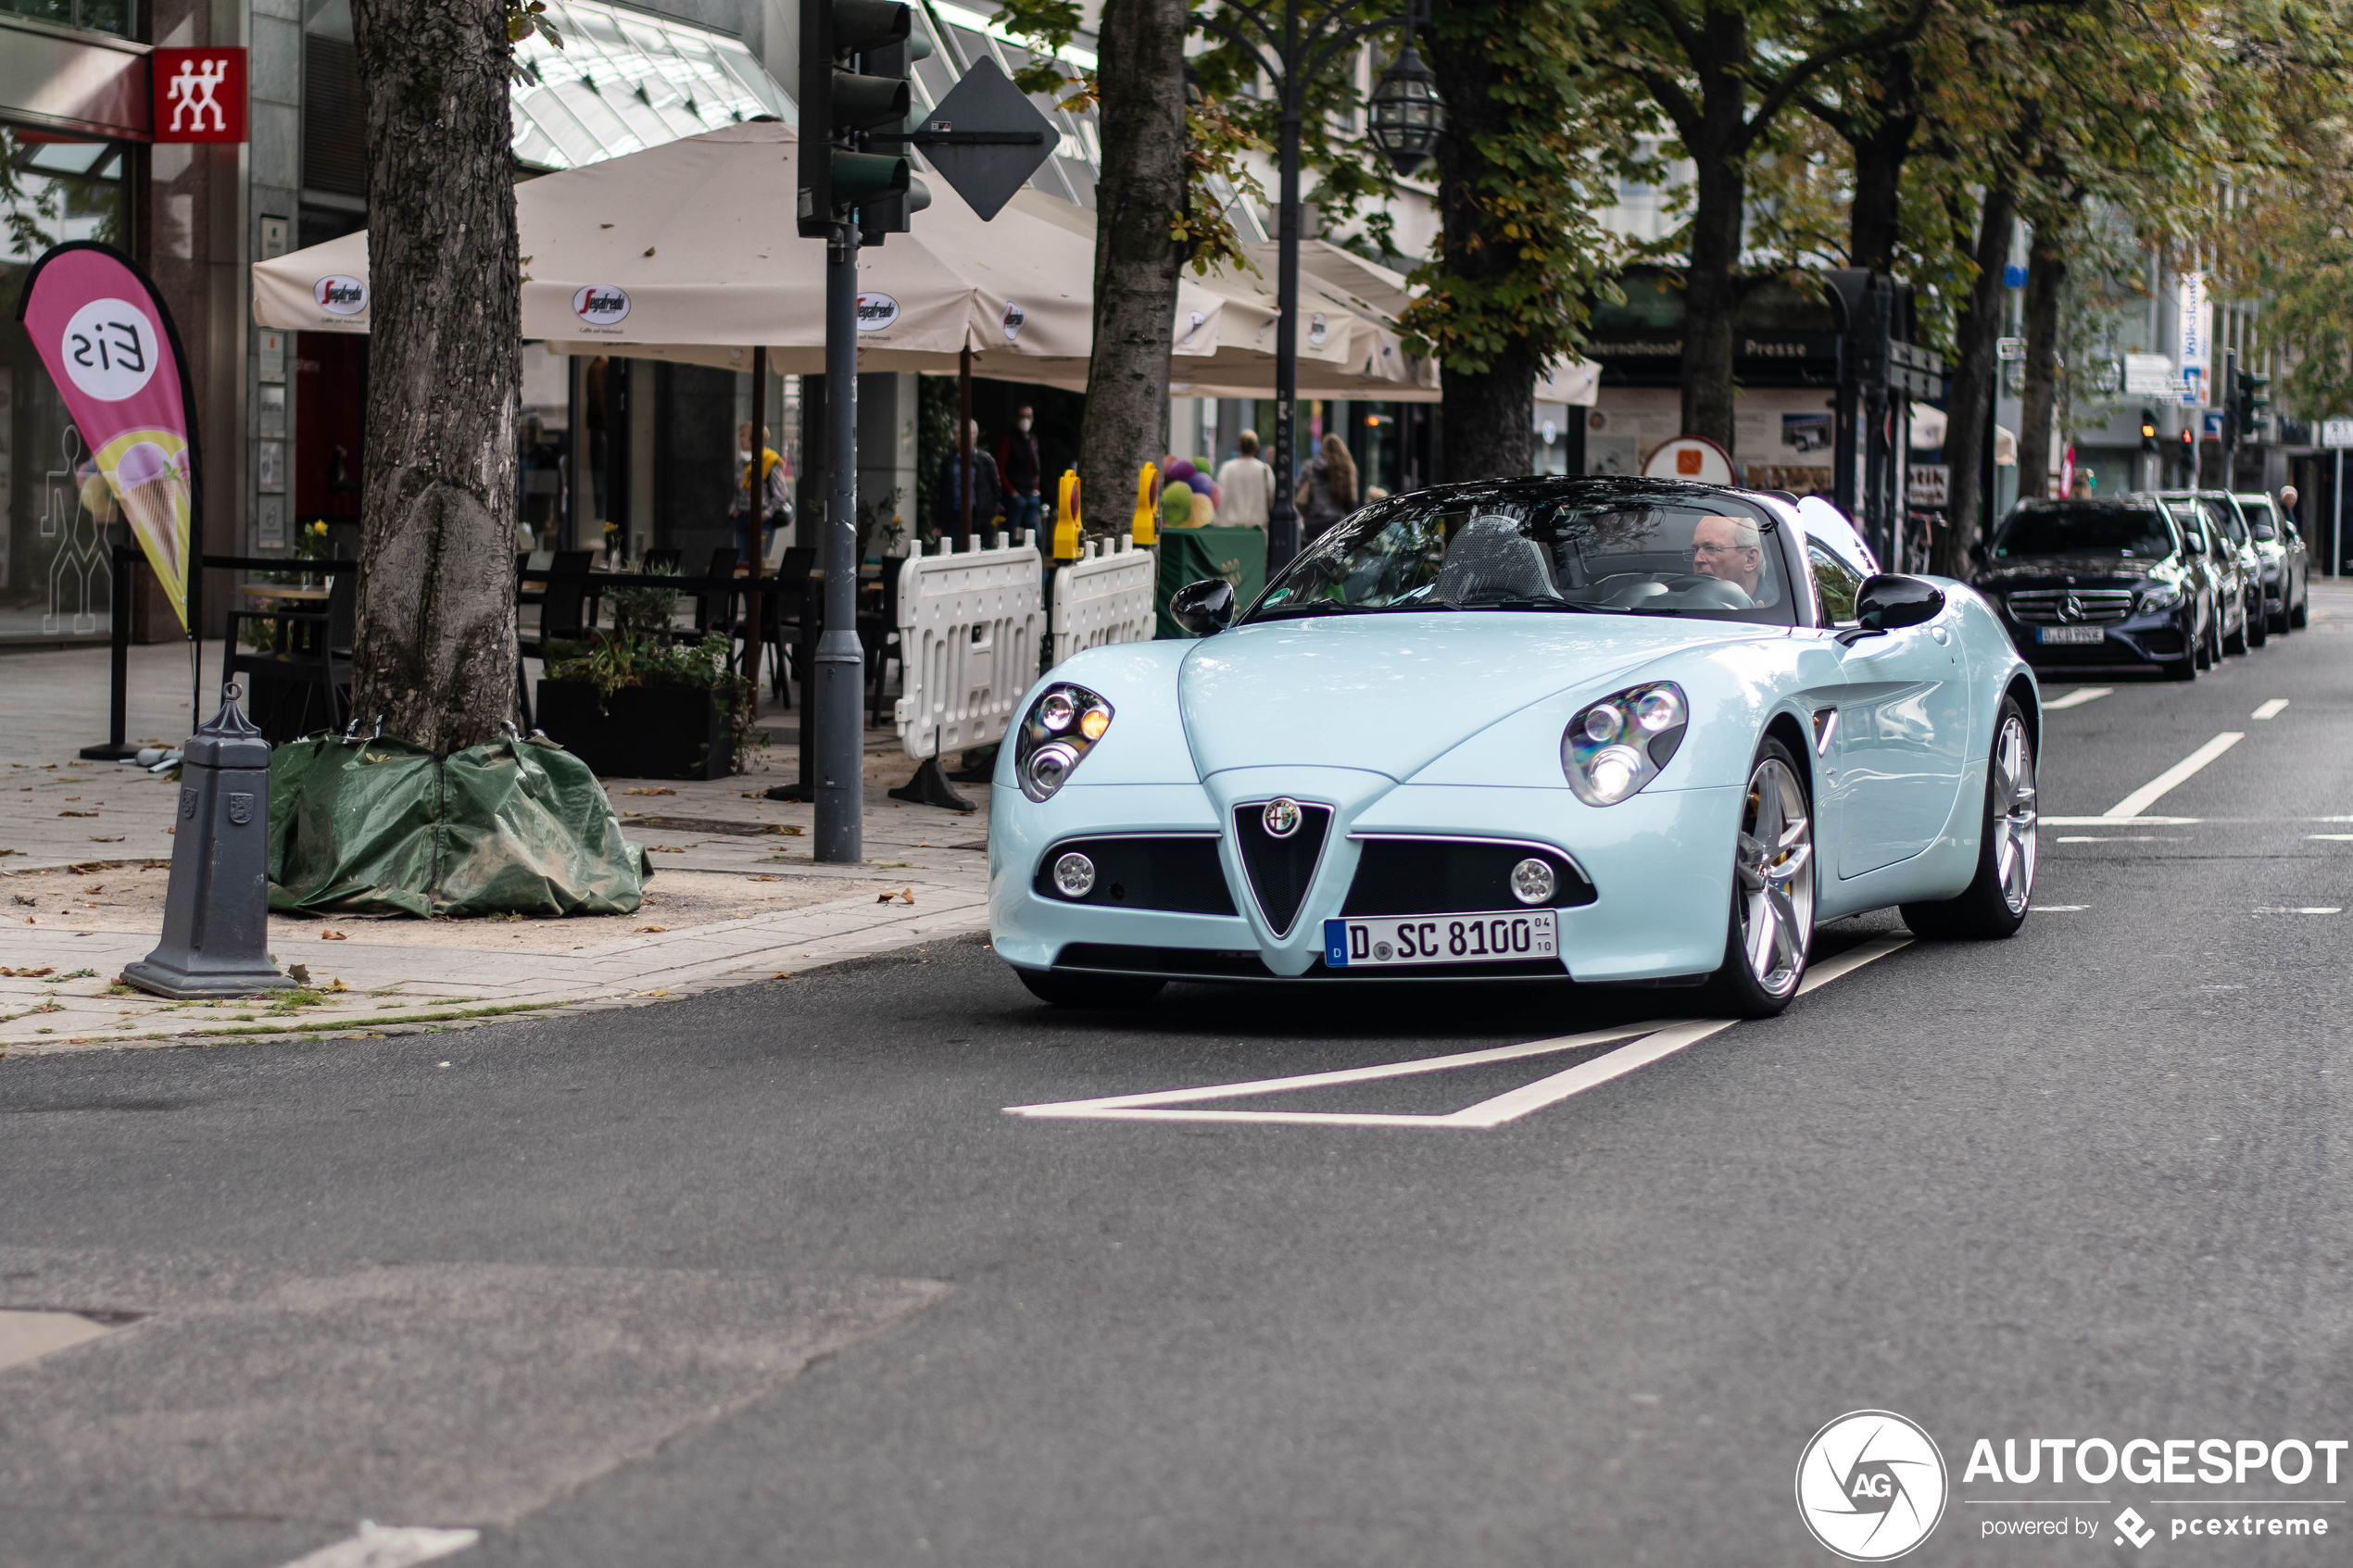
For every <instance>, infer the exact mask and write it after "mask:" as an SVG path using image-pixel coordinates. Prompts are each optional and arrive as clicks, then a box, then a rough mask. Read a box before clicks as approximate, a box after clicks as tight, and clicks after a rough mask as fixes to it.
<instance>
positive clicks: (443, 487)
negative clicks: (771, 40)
mask: <svg viewBox="0 0 2353 1568" xmlns="http://www.w3.org/2000/svg"><path fill="white" fill-rule="evenodd" d="M352 29H353V34H354V39H355V42H356V44H357V45H358V49H359V78H360V83H361V90H362V92H363V93H364V94H365V95H366V98H367V113H368V147H369V155H368V275H369V289H370V291H371V295H372V299H371V311H370V314H371V318H372V320H373V332H372V338H371V344H370V347H369V354H368V410H367V418H368V444H367V458H366V461H365V464H364V468H365V483H366V487H365V490H364V493H363V495H362V511H363V523H362V528H361V536H360V546H359V571H360V575H359V584H360V586H359V646H358V649H357V656H356V658H355V660H354V670H353V679H352V702H353V710H354V711H355V712H357V713H359V714H362V715H366V716H368V717H369V718H371V719H372V718H373V717H374V716H375V715H377V714H379V713H381V714H383V715H384V726H385V728H386V730H387V731H388V732H390V733H391V734H396V735H398V736H400V737H401V738H402V739H404V740H409V741H413V742H414V743H416V744H417V745H419V746H425V747H428V748H430V749H431V750H433V751H434V752H436V753H439V754H442V755H445V756H446V755H447V754H448V753H450V752H452V751H456V750H458V749H459V748H461V747H464V746H472V745H475V744H477V743H478V742H481V741H484V740H486V739H488V738H489V737H490V736H492V735H494V734H497V730H498V725H499V723H500V721H503V720H506V719H509V718H510V717H512V716H513V714H514V711H515V679H516V672H517V665H516V657H515V565H514V548H515V449H514V444H515V436H514V427H515V418H516V412H517V401H518V398H519V396H520V386H521V381H522V305H521V285H520V282H519V272H520V269H519V266H518V262H517V258H516V253H515V186H514V169H513V164H512V159H511V157H510V153H509V151H508V149H509V146H510V144H511V143H512V141H513V139H514V127H513V124H512V122H511V120H510V119H509V113H508V103H507V86H508V69H509V62H510V50H509V45H508V43H507V30H506V11H505V6H503V5H502V4H501V3H500V0H433V3H431V4H425V3H421V0H353V5H352Z"/></svg>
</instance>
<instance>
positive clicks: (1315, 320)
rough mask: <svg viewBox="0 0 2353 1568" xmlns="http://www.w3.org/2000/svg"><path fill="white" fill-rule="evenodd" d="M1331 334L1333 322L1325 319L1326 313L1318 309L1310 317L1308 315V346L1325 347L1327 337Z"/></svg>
mask: <svg viewBox="0 0 2353 1568" xmlns="http://www.w3.org/2000/svg"><path fill="white" fill-rule="evenodd" d="M1331 335H1332V329H1331V323H1330V322H1328V321H1327V320H1324V313H1323V312H1322V311H1320V310H1318V311H1316V312H1315V314H1314V315H1313V316H1310V317H1308V318H1307V346H1308V347H1310V348H1321V347H1323V346H1324V340H1325V339H1326V338H1327V337H1329V336H1331Z"/></svg>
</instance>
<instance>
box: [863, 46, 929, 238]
mask: <svg viewBox="0 0 2353 1568" xmlns="http://www.w3.org/2000/svg"><path fill="white" fill-rule="evenodd" d="M929 58H931V40H930V39H928V38H925V37H924V36H922V35H921V34H919V33H910V34H908V35H907V36H906V37H904V38H899V39H895V40H893V41H892V42H890V43H888V44H883V45H881V46H880V47H879V48H874V49H869V50H867V51H866V54H865V56H864V58H862V60H860V61H859V69H860V70H862V71H863V72H864V73H865V74H866V75H867V76H869V77H875V78H897V79H900V80H902V81H903V80H904V79H905V78H906V77H907V74H908V72H910V71H911V70H912V69H914V66H915V62H916V61H917V60H927V59H929ZM891 129H892V130H893V131H896V130H898V129H900V127H898V126H893V127H892V128H891ZM875 140H876V141H877V142H880V143H881V144H883V145H891V144H890V143H887V142H882V140H881V138H876V139H875ZM866 144H867V141H866V139H865V138H863V137H861V138H860V139H859V145H860V146H861V147H864V146H865V145H866ZM894 150H895V149H894ZM930 205H931V191H930V189H929V188H928V187H927V186H925V184H924V182H922V181H921V180H919V179H917V178H915V177H914V176H913V175H912V174H911V175H909V176H908V177H907V189H906V191H905V192H904V193H903V194H899V195H895V196H884V197H881V198H879V199H878V200H875V201H870V202H866V203H864V204H863V205H862V206H861V207H859V208H858V231H859V243H860V244H862V245H880V244H882V243H883V236H884V235H886V234H904V233H906V232H908V231H909V230H911V229H912V228H913V227H914V225H913V224H912V223H911V222H910V221H908V220H910V219H912V218H913V217H914V215H915V214H916V213H918V212H921V211H923V210H924V208H925V207H929V206H930Z"/></svg>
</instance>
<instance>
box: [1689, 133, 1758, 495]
mask: <svg viewBox="0 0 2353 1568" xmlns="http://www.w3.org/2000/svg"><path fill="white" fill-rule="evenodd" d="M1730 103H1731V107H1732V110H1733V112H1734V113H1735V114H1737V113H1738V111H1739V108H1740V97H1739V94H1738V92H1737V91H1734V92H1733V94H1731V98H1730ZM1715 108H1716V106H1714V105H1712V104H1711V105H1709V106H1708V111H1709V113H1710V115H1711V117H1713V116H1714V113H1715ZM1707 140H1708V141H1709V142H1711V143H1714V144H1716V145H1718V146H1721V145H1725V144H1729V142H1730V138H1729V137H1726V138H1724V139H1723V141H1721V142H1718V141H1717V139H1716V138H1713V137H1710V138H1708V139H1707ZM1691 153H1692V158H1693V159H1694V161H1695V162H1696V163H1697V164H1698V166H1699V174H1698V179H1697V182H1696V189H1695V192H1694V195H1695V197H1696V202H1695V205H1694V206H1693V207H1692V262H1691V267H1690V269H1689V270H1688V271H1686V272H1685V274H1684V282H1683V430H1682V433H1683V434H1685V435H1704V436H1705V437H1707V438H1708V439H1709V440H1710V441H1713V442H1715V443H1716V444H1717V445H1719V446H1721V447H1723V448H1724V450H1725V451H1727V452H1730V451H1732V397H1733V387H1732V333H1733V329H1734V327H1735V326H1736V324H1737V320H1738V318H1739V315H1740V291H1739V289H1738V288H1737V287H1736V286H1735V284H1734V281H1733V270H1734V269H1735V268H1736V267H1738V266H1739V264H1740V258H1741V228H1742V223H1741V219H1742V212H1743V206H1744V204H1745V202H1746V200H1747V194H1748V171H1747V164H1746V161H1745V160H1744V159H1743V158H1740V157H1729V156H1726V155H1724V154H1722V153H1720V152H1714V151H1710V150H1708V148H1707V147H1706V146H1705V145H1703V146H1697V147H1693V148H1692V149H1691Z"/></svg>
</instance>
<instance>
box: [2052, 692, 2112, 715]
mask: <svg viewBox="0 0 2353 1568" xmlns="http://www.w3.org/2000/svg"><path fill="white" fill-rule="evenodd" d="M2115 695H2116V688H2115V687H2114V686H2078V687H2076V688H2075V689H2074V690H2073V691H2071V692H2070V693H2068V694H2067V695H2066V696H2061V697H2053V698H2052V699H2051V700H2050V701H2048V702H2046V703H2045V704H2044V705H2043V711H2044V712H2045V713H2057V712H2058V711H2059V710H2060V709H2065V708H2081V707H2082V706H2083V705H2084V704H2085V703H2087V702H2097V701H2099V700H2100V698H2102V697H2104V696H2115Z"/></svg>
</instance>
